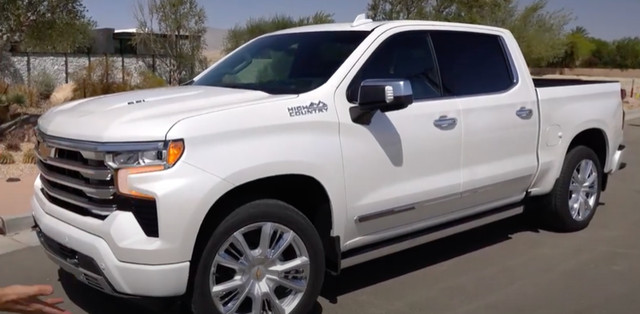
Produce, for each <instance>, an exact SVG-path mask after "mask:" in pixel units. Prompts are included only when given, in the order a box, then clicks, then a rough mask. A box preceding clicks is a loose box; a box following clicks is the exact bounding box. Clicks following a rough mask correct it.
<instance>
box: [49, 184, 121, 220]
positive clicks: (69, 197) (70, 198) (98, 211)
mask: <svg viewBox="0 0 640 314" xmlns="http://www.w3.org/2000/svg"><path fill="white" fill-rule="evenodd" d="M41 183H42V186H43V187H44V189H45V191H46V192H47V194H50V195H51V196H53V197H55V198H59V199H61V200H63V201H65V202H68V203H71V204H74V205H77V206H80V207H82V208H85V209H86V210H88V211H90V212H92V213H93V214H95V215H100V216H109V215H110V214H111V213H113V212H114V211H115V210H116V205H115V204H114V205H104V206H98V205H95V204H92V203H90V202H88V201H87V200H85V199H83V198H82V197H79V196H77V195H73V194H71V193H67V192H64V191H61V190H59V189H56V188H54V187H53V186H51V185H50V184H49V183H47V181H44V180H43V181H41Z"/></svg>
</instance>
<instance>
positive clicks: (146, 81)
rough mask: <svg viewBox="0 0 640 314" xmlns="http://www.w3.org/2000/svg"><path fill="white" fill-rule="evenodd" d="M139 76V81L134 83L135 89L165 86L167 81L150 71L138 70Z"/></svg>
mask: <svg viewBox="0 0 640 314" xmlns="http://www.w3.org/2000/svg"><path fill="white" fill-rule="evenodd" d="M139 76H140V81H139V82H138V84H137V85H136V88H137V89H146V88H156V87H163V86H167V82H166V81H165V80H164V79H163V78H161V77H160V76H158V75H156V74H155V73H153V72H152V71H149V70H144V71H142V72H140V74H139Z"/></svg>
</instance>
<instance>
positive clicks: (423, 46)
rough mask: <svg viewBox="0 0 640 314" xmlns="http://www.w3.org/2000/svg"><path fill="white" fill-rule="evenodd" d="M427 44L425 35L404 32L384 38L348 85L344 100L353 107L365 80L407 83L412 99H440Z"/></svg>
mask: <svg viewBox="0 0 640 314" xmlns="http://www.w3.org/2000/svg"><path fill="white" fill-rule="evenodd" d="M429 41H430V39H429V35H428V33H427V32H424V31H411V32H403V33H399V34H396V35H393V36H391V37H389V38H387V39H386V40H385V41H384V42H383V43H382V44H381V45H380V46H379V47H378V48H376V50H375V51H374V52H373V54H372V55H371V56H370V57H369V59H368V60H367V61H366V62H365V63H364V65H363V66H362V68H361V69H360V71H359V72H358V74H356V76H355V77H354V79H353V81H351V84H349V88H348V90H347V99H348V100H349V101H350V102H352V103H355V102H356V101H357V100H358V91H359V89H360V84H361V83H362V81H364V80H368V79H407V80H409V81H410V82H411V88H412V89H413V98H414V99H416V100H420V99H429V98H436V97H440V96H441V88H440V79H439V77H438V71H437V68H436V66H435V60H434V56H433V53H432V51H431V44H430V42H429Z"/></svg>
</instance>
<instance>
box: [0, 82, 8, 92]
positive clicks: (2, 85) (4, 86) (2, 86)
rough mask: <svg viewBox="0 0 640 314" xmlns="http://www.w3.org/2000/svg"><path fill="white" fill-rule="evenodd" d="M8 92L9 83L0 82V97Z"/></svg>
mask: <svg viewBox="0 0 640 314" xmlns="http://www.w3.org/2000/svg"><path fill="white" fill-rule="evenodd" d="M8 90H9V83H7V82H5V81H2V80H0V95H5V94H6V93H7V91H8Z"/></svg>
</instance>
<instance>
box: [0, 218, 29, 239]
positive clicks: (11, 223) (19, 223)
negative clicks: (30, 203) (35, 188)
mask: <svg viewBox="0 0 640 314" xmlns="http://www.w3.org/2000/svg"><path fill="white" fill-rule="evenodd" d="M32 226H33V217H32V216H31V214H24V215H18V216H5V217H0V235H9V234H14V233H18V232H20V231H25V230H28V229H30V228H31V227H32Z"/></svg>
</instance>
